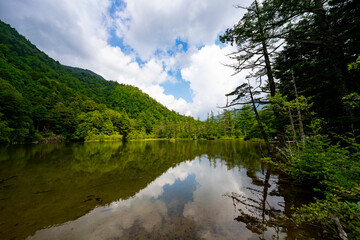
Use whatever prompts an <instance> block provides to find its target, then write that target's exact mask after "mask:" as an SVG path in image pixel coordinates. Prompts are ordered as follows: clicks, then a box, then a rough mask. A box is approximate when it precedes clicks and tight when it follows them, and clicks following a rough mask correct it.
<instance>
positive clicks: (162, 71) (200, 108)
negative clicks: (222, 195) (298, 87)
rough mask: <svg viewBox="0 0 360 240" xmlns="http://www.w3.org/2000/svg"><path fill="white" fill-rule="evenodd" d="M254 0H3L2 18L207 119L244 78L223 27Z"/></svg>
mask: <svg viewBox="0 0 360 240" xmlns="http://www.w3.org/2000/svg"><path fill="white" fill-rule="evenodd" d="M250 2H251V1H250V0H152V1H149V0H76V1H74V0H11V1H8V0H0V19H1V20H2V21H4V22H6V23H8V24H10V25H11V26H12V27H14V28H16V29H17V31H18V32H19V33H20V34H22V35H24V36H25V37H26V38H27V39H29V40H30V41H31V42H32V43H33V44H35V45H36V46H37V47H38V48H39V49H40V50H41V51H43V52H45V53H46V54H48V55H49V56H50V57H52V58H53V59H55V60H57V61H59V62H60V63H61V64H64V65H68V66H73V67H80V68H84V69H89V70H91V71H93V72H95V73H97V74H100V75H101V76H103V77H104V78H105V79H107V80H114V81H117V82H119V83H124V84H128V85H133V86H136V87H138V88H140V89H141V90H142V91H143V92H145V93H147V94H149V95H150V96H151V97H152V98H154V99H155V100H157V101H158V102H160V103H161V104H163V105H164V106H166V107H167V108H169V109H171V110H175V111H176V112H179V113H180V114H183V115H187V116H193V117H194V118H200V119H202V120H204V119H206V116H207V113H209V112H210V111H213V112H214V113H215V114H216V113H217V112H219V111H221V109H220V108H219V107H221V106H224V105H225V104H226V97H225V94H227V93H229V92H231V91H232V90H233V89H234V88H235V87H236V86H238V85H240V84H241V83H242V82H243V80H244V77H245V76H244V74H237V75H235V76H232V75H233V73H234V71H233V69H231V68H230V67H226V66H224V65H225V64H231V63H232V62H231V61H232V60H231V59H230V58H229V57H227V54H229V53H230V52H232V51H233V50H235V49H234V47H232V46H229V45H224V44H222V43H220V42H219V40H218V39H219V35H221V34H222V33H224V31H225V30H226V29H227V28H231V27H232V26H233V25H234V24H235V23H236V22H238V21H239V20H240V19H241V17H242V15H243V14H244V11H243V10H241V9H239V8H235V6H236V5H241V6H248V5H249V4H250Z"/></svg>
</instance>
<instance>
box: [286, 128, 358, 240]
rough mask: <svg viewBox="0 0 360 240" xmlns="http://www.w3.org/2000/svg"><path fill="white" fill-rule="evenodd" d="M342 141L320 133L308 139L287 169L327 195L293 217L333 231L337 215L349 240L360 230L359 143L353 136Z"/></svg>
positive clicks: (301, 209)
mask: <svg viewBox="0 0 360 240" xmlns="http://www.w3.org/2000/svg"><path fill="white" fill-rule="evenodd" d="M343 141H345V142H347V144H346V146H345V147H342V146H341V145H340V144H334V143H332V142H331V141H330V139H327V138H325V137H323V136H321V135H317V136H315V137H313V138H311V139H307V141H306V143H305V145H304V146H303V149H302V150H300V151H298V152H296V153H295V155H294V156H293V157H292V158H291V161H290V162H289V163H288V164H287V167H286V168H287V172H288V173H290V174H291V175H292V176H293V177H294V178H295V179H296V180H297V181H298V182H301V183H306V184H307V185H312V186H314V187H316V189H317V190H318V191H320V190H321V191H322V192H323V194H324V195H325V196H326V197H325V199H321V200H316V202H315V203H311V204H309V205H305V206H303V207H301V208H300V209H299V210H298V211H297V213H296V214H295V215H294V219H295V220H296V221H297V222H298V223H301V222H315V223H317V224H322V225H324V226H325V227H326V228H327V229H328V231H334V234H336V228H335V224H334V218H338V219H339V220H340V223H341V224H342V225H343V227H344V229H345V231H346V232H348V234H349V235H350V236H351V239H356V236H359V233H360V221H359V220H360V201H359V199H360V185H359V180H360V154H359V152H360V144H358V143H357V142H356V140H355V137H352V136H350V137H346V138H343Z"/></svg>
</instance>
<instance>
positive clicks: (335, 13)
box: [266, 0, 360, 132]
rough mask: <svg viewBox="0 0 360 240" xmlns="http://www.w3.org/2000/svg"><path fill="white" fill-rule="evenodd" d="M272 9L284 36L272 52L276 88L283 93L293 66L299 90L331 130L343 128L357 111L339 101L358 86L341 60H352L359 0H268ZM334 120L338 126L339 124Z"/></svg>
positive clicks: (287, 91) (356, 49) (355, 49)
mask: <svg viewBox="0 0 360 240" xmlns="http://www.w3.org/2000/svg"><path fill="white" fill-rule="evenodd" d="M266 2H267V3H269V4H272V5H273V6H274V7H273V9H276V11H275V12H273V13H272V15H274V16H275V19H276V21H275V23H274V24H275V25H277V26H278V27H279V28H280V29H281V35H282V38H283V39H284V40H285V43H286V45H285V47H284V50H283V51H282V52H281V53H280V54H279V56H278V57H277V63H276V67H275V68H276V70H277V71H276V72H277V74H276V76H277V78H279V79H280V90H281V91H282V92H283V93H284V94H286V95H288V96H291V95H294V94H293V93H292V94H291V93H290V88H289V86H290V85H291V81H292V78H293V77H292V74H291V72H292V71H293V73H294V75H295V79H296V83H297V86H298V89H299V91H300V92H301V94H302V95H304V96H305V97H312V100H313V102H314V108H315V110H316V112H317V113H318V115H319V116H320V117H323V118H325V119H326V121H327V122H329V126H330V127H331V128H332V131H336V132H344V131H347V130H349V126H350V125H351V124H352V122H354V121H356V118H354V115H356V114H357V113H356V112H354V111H353V109H351V108H350V107H349V106H347V105H345V104H344V103H343V100H342V99H343V98H344V96H346V95H347V94H349V93H350V91H349V90H350V89H360V85H359V81H357V79H358V78H359V74H358V73H357V74H355V75H350V74H349V72H348V70H347V64H348V63H349V62H350V61H353V60H355V59H356V56H357V54H358V52H359V47H358V42H359V41H360V34H359V31H360V26H359V24H358V22H359V21H360V17H359V16H360V5H359V3H358V1H340V0H323V1H319V0H309V1H305V0H300V1H298V0H296V1H295V0H290V1H281V0H269V1H266ZM339 123H345V124H341V125H342V127H341V128H339Z"/></svg>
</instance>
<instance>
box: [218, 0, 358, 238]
mask: <svg viewBox="0 0 360 240" xmlns="http://www.w3.org/2000/svg"><path fill="white" fill-rule="evenodd" d="M238 7H239V8H241V9H244V10H245V11H246V12H245V14H244V16H243V17H242V19H241V20H240V21H239V22H238V23H237V24H235V25H234V26H233V27H232V28H230V29H228V30H227V31H226V32H225V33H224V35H223V36H221V37H220V40H221V41H222V42H224V43H229V44H232V45H235V46H237V51H235V52H233V53H231V54H230V57H231V58H232V59H234V60H236V63H235V64H234V65H231V67H233V68H234V70H235V73H238V72H242V71H249V72H250V74H249V75H248V77H247V79H246V83H244V84H243V85H241V86H239V87H238V88H236V89H235V90H234V91H233V92H231V93H229V94H227V96H228V97H231V98H232V99H231V102H230V104H229V105H228V107H230V106H235V105H244V104H251V106H252V109H253V112H254V115H255V118H256V121H257V123H258V126H259V128H258V132H259V133H261V137H262V138H263V139H264V140H265V141H266V142H267V143H270V140H276V142H277V146H276V149H277V152H278V154H279V155H281V156H282V157H283V159H284V163H282V164H283V165H282V166H283V167H284V168H285V169H286V170H287V171H288V172H289V173H290V174H291V175H292V176H293V177H294V178H295V179H297V180H298V181H299V182H302V183H308V184H309V183H310V184H312V185H315V186H318V187H319V188H320V190H321V191H323V193H324V194H325V195H326V198H325V199H323V200H319V201H318V202H316V203H314V204H311V205H309V206H308V207H304V208H303V209H302V211H301V214H300V217H299V218H298V219H299V221H305V220H308V221H313V222H317V223H321V224H326V226H327V227H328V230H331V231H335V232H338V234H334V236H336V235H338V236H340V237H341V238H342V239H346V238H347V237H349V238H352V239H356V237H357V236H359V231H360V230H359V229H360V227H359V224H358V223H359V219H360V214H359V204H360V202H359V201H358V199H359V184H358V183H359V181H360V170H359V168H358V163H359V155H358V151H359V149H358V147H359V145H358V141H359V137H358V136H357V135H358V134H359V133H358V129H360V108H359V106H360V104H359V93H360V81H359V79H360V71H359V68H358V64H359V55H360V47H359V46H360V45H359V42H360V25H359V22H360V3H359V1H355V0H346V1H340V0H289V1H282V0H264V1H258V0H254V1H253V3H252V4H251V5H250V6H249V7H242V6H238ZM260 105H262V106H264V105H265V106H267V108H268V109H269V110H270V111H269V113H270V114H268V115H266V116H265V115H262V116H261V115H260V114H259V113H258V109H259V106H260ZM271 118H272V120H271ZM269 123H270V124H271V126H269ZM266 128H271V129H273V131H266ZM347 133H350V135H351V137H350V138H349V137H348V136H346V134H347ZM290 142H295V144H293V145H291V144H290ZM296 143H298V144H296ZM267 145H268V146H270V144H267ZM294 146H295V149H294ZM268 149H271V150H272V149H274V148H272V146H271V147H268ZM272 153H273V154H272V157H273V159H274V157H275V152H274V151H272ZM278 164H279V163H278ZM346 233H347V235H348V236H347V237H346Z"/></svg>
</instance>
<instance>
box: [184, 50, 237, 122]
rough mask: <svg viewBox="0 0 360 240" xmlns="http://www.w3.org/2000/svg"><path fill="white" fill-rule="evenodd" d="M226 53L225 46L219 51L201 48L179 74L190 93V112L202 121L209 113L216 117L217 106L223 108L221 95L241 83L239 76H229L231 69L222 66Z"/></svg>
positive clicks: (224, 102) (224, 100) (223, 98)
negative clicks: (191, 96) (212, 112)
mask: <svg viewBox="0 0 360 240" xmlns="http://www.w3.org/2000/svg"><path fill="white" fill-rule="evenodd" d="M229 52H230V48H229V47H225V48H222V49H221V48H220V47H219V46H217V45H210V46H205V47H203V48H202V49H201V50H200V51H199V52H198V53H196V54H193V55H192V56H191V58H190V64H189V67H187V68H184V69H183V70H182V71H181V74H182V76H183V78H184V79H185V80H186V81H189V82H190V87H191V89H193V91H194V97H193V103H192V104H191V109H192V110H193V111H194V113H197V114H199V116H200V118H202V119H204V118H205V117H206V113H208V112H210V111H214V112H215V114H216V112H217V111H218V110H220V109H217V108H216V107H217V106H219V107H221V106H225V105H226V97H225V94H226V93H229V92H231V91H232V90H233V89H234V88H235V87H236V86H238V85H239V83H240V81H241V76H240V75H237V76H236V77H232V76H231V75H232V74H233V69H231V68H229V67H227V66H224V65H223V64H225V63H229V59H228V58H227V57H226V56H225V55H226V54H227V53H229Z"/></svg>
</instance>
